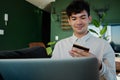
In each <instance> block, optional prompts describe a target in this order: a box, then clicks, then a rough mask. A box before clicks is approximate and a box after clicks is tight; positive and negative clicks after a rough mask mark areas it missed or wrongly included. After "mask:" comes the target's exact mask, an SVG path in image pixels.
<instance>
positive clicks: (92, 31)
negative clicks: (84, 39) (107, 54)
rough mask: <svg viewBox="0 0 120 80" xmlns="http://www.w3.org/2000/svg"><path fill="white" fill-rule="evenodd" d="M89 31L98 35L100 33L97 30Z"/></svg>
mask: <svg viewBox="0 0 120 80" xmlns="http://www.w3.org/2000/svg"><path fill="white" fill-rule="evenodd" d="M89 31H90V32H93V33H95V34H97V35H98V33H97V32H96V31H95V30H93V29H89Z"/></svg>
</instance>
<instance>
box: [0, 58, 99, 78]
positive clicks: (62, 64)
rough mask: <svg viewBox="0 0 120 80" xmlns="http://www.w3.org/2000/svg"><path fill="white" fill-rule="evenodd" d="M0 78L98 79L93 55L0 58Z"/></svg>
mask: <svg viewBox="0 0 120 80" xmlns="http://www.w3.org/2000/svg"><path fill="white" fill-rule="evenodd" d="M0 76H1V79H0V80H99V75H98V62H97V59H96V58H94V57H91V58H87V57H82V58H74V59H62V60H57V59H50V58H42V59H41V58H39V59H38V58H37V59H33V58H32V59H0Z"/></svg>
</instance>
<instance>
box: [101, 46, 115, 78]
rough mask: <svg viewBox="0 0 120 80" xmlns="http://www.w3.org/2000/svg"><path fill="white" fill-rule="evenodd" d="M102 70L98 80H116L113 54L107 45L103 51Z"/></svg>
mask: <svg viewBox="0 0 120 80" xmlns="http://www.w3.org/2000/svg"><path fill="white" fill-rule="evenodd" d="M101 63H102V68H101V70H100V80H117V79H116V67H115V54H114V51H113V49H112V48H111V46H110V45H109V44H106V45H105V47H104V50H103V59H102V62H101Z"/></svg>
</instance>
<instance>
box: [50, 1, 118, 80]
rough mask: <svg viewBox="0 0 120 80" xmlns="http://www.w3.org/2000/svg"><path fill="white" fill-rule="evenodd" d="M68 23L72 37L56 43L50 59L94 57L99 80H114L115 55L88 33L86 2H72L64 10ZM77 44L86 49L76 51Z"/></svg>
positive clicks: (105, 42) (110, 49) (109, 47)
mask: <svg viewBox="0 0 120 80" xmlns="http://www.w3.org/2000/svg"><path fill="white" fill-rule="evenodd" d="M66 12H67V15H68V22H69V24H70V25H71V27H72V29H73V36H71V37H68V38H65V39H62V40H60V41H58V42H57V43H56V45H55V48H54V50H53V54H52V58H54V59H55V58H56V59H64V58H74V57H91V56H94V57H96V58H97V59H98V62H99V70H100V71H99V72H100V80H116V72H115V54H114V51H113V49H112V48H111V46H110V44H109V43H108V42H107V41H105V40H103V39H100V38H97V37H94V36H92V35H91V34H90V33H89V31H88V25H89V23H90V22H91V19H92V18H91V16H90V8H89V4H88V3H87V2H84V1H83V0H82V1H73V2H72V3H71V4H70V5H68V7H67V8H66ZM73 44H78V45H81V46H84V47H86V48H88V49H87V51H86V50H83V49H78V48H75V46H73Z"/></svg>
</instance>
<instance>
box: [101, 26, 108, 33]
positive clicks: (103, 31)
mask: <svg viewBox="0 0 120 80" xmlns="http://www.w3.org/2000/svg"><path fill="white" fill-rule="evenodd" d="M106 31H107V25H105V26H103V28H102V29H101V30H100V35H104V34H105V33H106Z"/></svg>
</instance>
